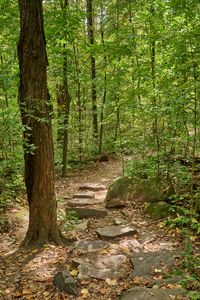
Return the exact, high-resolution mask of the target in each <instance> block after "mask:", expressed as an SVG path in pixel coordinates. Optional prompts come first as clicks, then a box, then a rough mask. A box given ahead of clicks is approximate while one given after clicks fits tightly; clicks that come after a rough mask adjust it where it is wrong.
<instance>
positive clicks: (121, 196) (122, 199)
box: [105, 177, 132, 208]
mask: <svg viewBox="0 0 200 300" xmlns="http://www.w3.org/2000/svg"><path fill="white" fill-rule="evenodd" d="M131 183H132V181H131V179H130V178H129V177H120V178H118V179H117V180H116V181H114V182H113V183H112V184H111V185H110V186H109V187H108V192H107V195H106V199H105V207H107V208H111V207H123V206H125V205H126V202H127V199H128V195H129V190H130V186H131Z"/></svg>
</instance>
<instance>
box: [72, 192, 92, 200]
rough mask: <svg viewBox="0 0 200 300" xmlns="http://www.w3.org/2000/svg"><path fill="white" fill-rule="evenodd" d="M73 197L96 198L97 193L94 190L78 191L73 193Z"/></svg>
mask: <svg viewBox="0 0 200 300" xmlns="http://www.w3.org/2000/svg"><path fill="white" fill-rule="evenodd" d="M73 198H87V199H88V198H95V193H94V192H89V191H82V192H81V191H80V192H76V193H75V194H74V195H73Z"/></svg>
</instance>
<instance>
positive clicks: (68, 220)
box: [58, 210, 78, 231]
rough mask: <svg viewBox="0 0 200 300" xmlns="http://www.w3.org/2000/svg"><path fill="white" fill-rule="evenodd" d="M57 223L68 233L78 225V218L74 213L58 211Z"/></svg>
mask: <svg viewBox="0 0 200 300" xmlns="http://www.w3.org/2000/svg"><path fill="white" fill-rule="evenodd" d="M58 221H59V222H60V224H61V227H62V228H63V229H64V230H65V231H69V230H73V229H74V228H75V225H76V224H78V216H77V214H76V212H75V211H68V212H67V213H65V211H63V210H60V211H58Z"/></svg>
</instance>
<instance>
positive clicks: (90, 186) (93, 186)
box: [79, 183, 107, 191]
mask: <svg viewBox="0 0 200 300" xmlns="http://www.w3.org/2000/svg"><path fill="white" fill-rule="evenodd" d="M106 189H107V187H106V186H105V185H103V184H100V183H85V184H82V185H80V186H79V190H89V191H103V190H106Z"/></svg>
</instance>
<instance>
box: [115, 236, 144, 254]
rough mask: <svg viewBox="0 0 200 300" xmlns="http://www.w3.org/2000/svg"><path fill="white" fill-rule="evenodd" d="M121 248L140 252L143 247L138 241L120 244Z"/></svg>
mask: <svg viewBox="0 0 200 300" xmlns="http://www.w3.org/2000/svg"><path fill="white" fill-rule="evenodd" d="M119 248H122V249H129V251H131V252H138V250H139V249H140V248H142V245H141V244H140V243H139V242H138V241H137V240H136V239H132V240H124V241H122V242H121V243H119Z"/></svg>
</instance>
